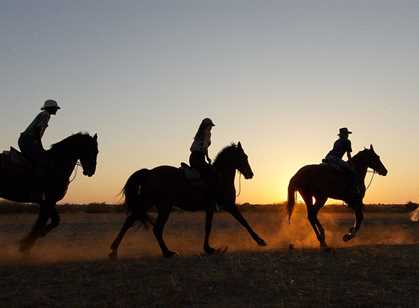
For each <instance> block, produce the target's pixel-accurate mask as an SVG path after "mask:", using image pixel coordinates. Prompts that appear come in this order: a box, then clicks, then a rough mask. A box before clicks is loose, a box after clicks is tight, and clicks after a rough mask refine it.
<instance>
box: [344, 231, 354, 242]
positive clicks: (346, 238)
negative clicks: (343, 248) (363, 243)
mask: <svg viewBox="0 0 419 308" xmlns="http://www.w3.org/2000/svg"><path fill="white" fill-rule="evenodd" d="M353 237H354V236H353V235H352V234H350V233H346V234H345V235H344V236H343V238H342V239H343V241H344V242H348V241H350V240H351V239H353Z"/></svg>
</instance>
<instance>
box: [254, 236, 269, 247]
mask: <svg viewBox="0 0 419 308" xmlns="http://www.w3.org/2000/svg"><path fill="white" fill-rule="evenodd" d="M256 243H257V244H258V245H259V246H267V245H268V244H266V242H265V241H264V240H263V239H261V238H259V239H257V240H256Z"/></svg>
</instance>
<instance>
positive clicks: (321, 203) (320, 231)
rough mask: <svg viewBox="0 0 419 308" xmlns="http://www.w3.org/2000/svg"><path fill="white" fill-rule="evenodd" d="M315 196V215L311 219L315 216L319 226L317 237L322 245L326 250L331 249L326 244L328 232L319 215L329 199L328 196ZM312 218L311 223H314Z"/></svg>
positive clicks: (315, 221)
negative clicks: (326, 232)
mask: <svg viewBox="0 0 419 308" xmlns="http://www.w3.org/2000/svg"><path fill="white" fill-rule="evenodd" d="M315 198H316V202H315V203H314V205H313V207H312V209H313V210H312V212H313V214H312V215H313V217H312V218H311V219H313V218H314V223H315V225H316V227H317V231H318V233H316V235H317V239H318V240H319V242H320V247H321V248H323V249H325V250H329V249H330V248H329V247H328V245H327V244H326V234H325V231H324V228H323V226H322V224H321V223H320V221H319V219H318V217H317V214H318V213H319V210H320V209H321V208H322V207H323V206H324V204H325V203H326V201H327V198H324V197H315ZM311 219H310V223H312V222H311Z"/></svg>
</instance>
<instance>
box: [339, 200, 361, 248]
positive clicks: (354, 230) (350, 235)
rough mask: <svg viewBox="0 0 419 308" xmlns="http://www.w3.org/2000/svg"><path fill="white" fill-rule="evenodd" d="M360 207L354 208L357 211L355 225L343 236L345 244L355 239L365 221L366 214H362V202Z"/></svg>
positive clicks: (359, 204)
mask: <svg viewBox="0 0 419 308" xmlns="http://www.w3.org/2000/svg"><path fill="white" fill-rule="evenodd" d="M357 204H358V205H357V206H356V207H354V209H355V224H354V226H353V227H352V228H350V229H349V232H348V233H346V234H345V235H344V236H343V240H344V241H345V242H347V241H350V240H351V239H353V238H354V237H355V235H356V233H357V232H358V230H359V229H360V228H361V223H362V221H363V220H364V213H363V212H362V208H363V204H362V202H359V203H357Z"/></svg>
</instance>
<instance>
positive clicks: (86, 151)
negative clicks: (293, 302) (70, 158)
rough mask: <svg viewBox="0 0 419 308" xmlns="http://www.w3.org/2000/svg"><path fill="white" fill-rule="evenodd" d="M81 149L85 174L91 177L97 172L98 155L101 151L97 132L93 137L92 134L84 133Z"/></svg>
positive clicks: (81, 161)
mask: <svg viewBox="0 0 419 308" xmlns="http://www.w3.org/2000/svg"><path fill="white" fill-rule="evenodd" d="M84 136H86V138H84V140H83V143H82V146H81V151H80V157H79V159H80V163H81V166H82V168H83V174H84V175H87V176H89V177H91V176H93V175H94V174H95V172H96V164H97V155H98V153H99V150H98V143H97V134H95V135H94V136H93V137H91V136H90V135H84Z"/></svg>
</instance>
